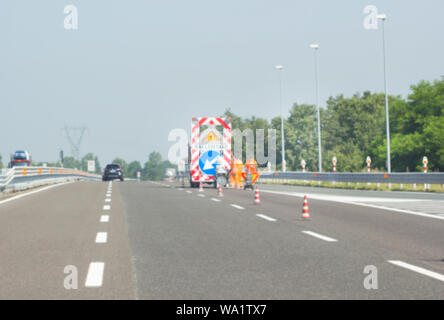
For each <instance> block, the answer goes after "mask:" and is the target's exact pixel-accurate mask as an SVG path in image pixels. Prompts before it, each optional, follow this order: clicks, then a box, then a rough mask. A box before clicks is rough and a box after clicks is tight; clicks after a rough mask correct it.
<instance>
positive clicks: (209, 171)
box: [199, 150, 222, 176]
mask: <svg viewBox="0 0 444 320" xmlns="http://www.w3.org/2000/svg"><path fill="white" fill-rule="evenodd" d="M220 157H222V155H221V154H220V153H219V152H217V151H214V150H209V151H207V152H205V153H203V154H202V155H201V156H200V158H199V168H200V170H201V171H202V172H203V173H204V174H206V175H208V176H213V175H215V174H216V166H217V161H218V160H219V158H220Z"/></svg>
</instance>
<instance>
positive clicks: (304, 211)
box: [301, 196, 311, 220]
mask: <svg viewBox="0 0 444 320" xmlns="http://www.w3.org/2000/svg"><path fill="white" fill-rule="evenodd" d="M301 220H311V218H310V211H309V210H308V200H307V196H304V206H303V207H302V218H301Z"/></svg>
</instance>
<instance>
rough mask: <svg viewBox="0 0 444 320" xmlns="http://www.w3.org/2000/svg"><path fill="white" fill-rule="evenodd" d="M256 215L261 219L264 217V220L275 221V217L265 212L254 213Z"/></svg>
mask: <svg viewBox="0 0 444 320" xmlns="http://www.w3.org/2000/svg"><path fill="white" fill-rule="evenodd" d="M256 216H258V217H259V218H262V219H265V220H268V221H271V222H275V221H276V219H274V218H271V217H269V216H266V215H265V214H256Z"/></svg>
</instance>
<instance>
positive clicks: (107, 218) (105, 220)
mask: <svg viewBox="0 0 444 320" xmlns="http://www.w3.org/2000/svg"><path fill="white" fill-rule="evenodd" d="M100 222H109V216H108V215H106V214H104V215H103V216H101V217H100Z"/></svg>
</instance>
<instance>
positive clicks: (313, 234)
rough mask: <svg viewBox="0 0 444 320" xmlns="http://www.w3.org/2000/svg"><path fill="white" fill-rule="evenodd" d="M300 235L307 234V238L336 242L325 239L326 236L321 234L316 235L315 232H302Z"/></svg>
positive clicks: (328, 238) (331, 239)
mask: <svg viewBox="0 0 444 320" xmlns="http://www.w3.org/2000/svg"><path fill="white" fill-rule="evenodd" d="M302 233H305V234H308V235H309V236H312V237H315V238H318V239H321V240H324V241H327V242H337V241H338V240H336V239H333V238H330V237H327V236H323V235H322V234H319V233H316V232H312V231H302Z"/></svg>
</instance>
